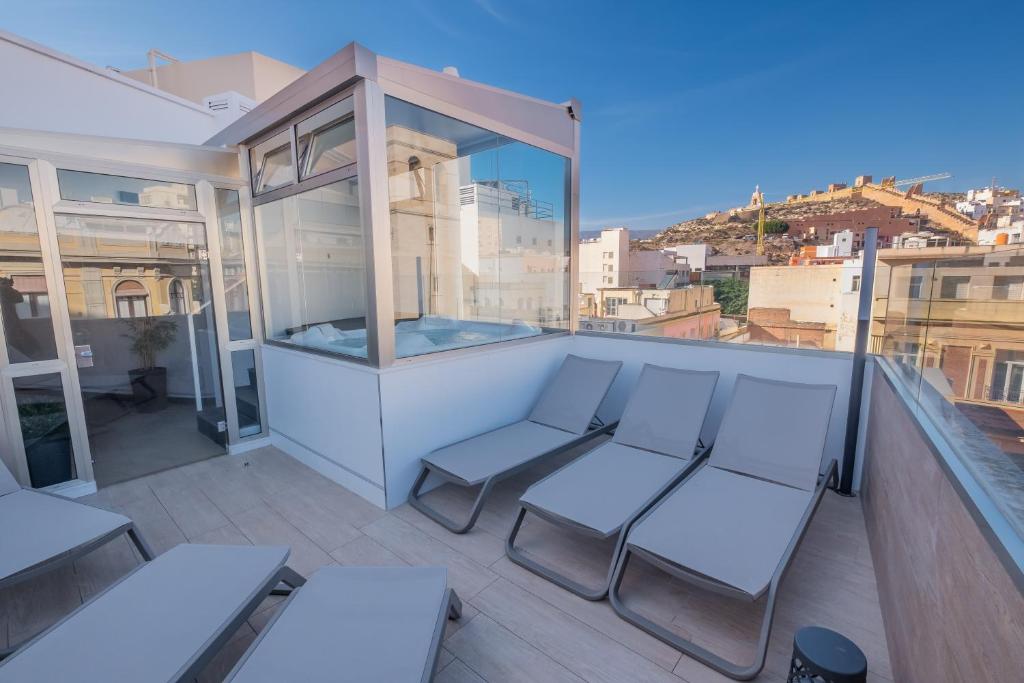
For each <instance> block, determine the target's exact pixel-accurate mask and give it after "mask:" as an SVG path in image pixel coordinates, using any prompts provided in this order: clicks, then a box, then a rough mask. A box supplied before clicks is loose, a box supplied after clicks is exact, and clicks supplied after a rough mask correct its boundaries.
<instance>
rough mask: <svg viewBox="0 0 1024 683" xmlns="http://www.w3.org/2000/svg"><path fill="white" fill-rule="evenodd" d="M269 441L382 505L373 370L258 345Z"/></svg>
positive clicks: (382, 471)
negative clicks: (261, 352)
mask: <svg viewBox="0 0 1024 683" xmlns="http://www.w3.org/2000/svg"><path fill="white" fill-rule="evenodd" d="M263 373H264V381H265V382H266V387H267V389H266V396H267V414H268V417H269V422H270V439H271V443H273V444H274V445H275V446H277V447H278V448H280V449H281V450H282V451H284V452H286V453H288V454H290V455H291V456H292V457H294V458H296V459H297V460H300V461H302V462H304V463H305V464H307V465H309V466H310V467H312V468H313V469H315V470H317V471H318V472H320V473H321V474H323V475H324V476H326V477H328V478H329V479H332V480H334V481H336V482H338V483H339V484H341V485H342V486H344V487H346V488H347V489H349V490H351V491H354V492H355V493H358V494H359V495H361V496H362V497H364V498H366V499H367V500H369V501H371V502H372V503H375V504H376V505H379V506H381V507H384V505H385V499H384V461H383V458H382V457H381V452H382V445H381V420H380V401H379V386H378V382H377V378H378V374H377V371H376V370H373V369H371V368H366V367H363V366H360V365H357V364H355V363H346V362H344V361H340V360H335V359H333V358H325V357H323V356H318V355H315V354H311V353H303V352H300V351H291V350H289V349H282V348H280V347H278V346H272V345H269V344H267V345H264V346H263Z"/></svg>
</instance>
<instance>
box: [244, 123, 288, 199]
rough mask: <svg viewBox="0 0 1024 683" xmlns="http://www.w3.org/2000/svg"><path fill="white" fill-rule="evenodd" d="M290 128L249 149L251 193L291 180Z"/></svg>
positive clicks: (285, 183)
mask: <svg viewBox="0 0 1024 683" xmlns="http://www.w3.org/2000/svg"><path fill="white" fill-rule="evenodd" d="M290 138H291V129H290V128H289V129H288V130H283V131H281V132H280V133H278V134H277V135H275V136H274V137H272V138H270V139H269V140H265V141H264V142H261V143H260V144H258V145H256V146H255V147H253V148H252V149H251V150H250V151H249V164H250V171H251V173H252V191H253V194H259V193H260V192H267V191H268V190H273V189H274V188H277V187H282V186H284V185H287V184H289V183H291V182H292V180H293V178H292V145H291V139H290Z"/></svg>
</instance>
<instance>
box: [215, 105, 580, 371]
mask: <svg viewBox="0 0 1024 683" xmlns="http://www.w3.org/2000/svg"><path fill="white" fill-rule="evenodd" d="M365 96H366V95H365V93H361V92H360V89H359V88H355V92H354V93H353V94H351V95H347V94H344V95H339V96H336V98H335V99H336V101H332V100H328V101H327V103H326V104H317V105H314V106H312V107H310V108H309V110H307V111H305V112H300V113H298V114H296V115H295V116H294V118H293V119H292V120H291V121H290V122H288V123H286V124H285V126H284V129H283V130H276V131H275V130H270V131H265V132H261V133H258V134H257V137H256V138H255V139H257V140H260V142H258V144H256V145H255V146H253V147H251V148H250V151H249V157H250V164H251V170H252V177H251V182H252V189H253V194H254V201H253V203H254V216H255V228H256V237H257V242H258V245H257V246H258V248H257V254H258V258H259V261H260V276H261V285H262V297H263V309H264V324H265V333H266V334H265V337H266V339H267V340H268V341H270V342H272V343H279V344H285V345H288V346H292V347H298V348H302V349H308V350H312V351H315V352H318V353H330V354H337V355H339V356H344V357H349V358H356V359H365V360H367V361H370V362H374V363H377V362H380V363H381V364H384V365H386V364H389V363H390V362H391V361H392V360H393V359H394V358H397V359H402V358H408V357H413V356H421V355H425V354H430V353H436V352H441V351H449V350H454V349H461V348H466V347H471V346H479V345H484V344H491V343H496V342H504V341H510V340H517V339H525V338H530V337H538V336H541V335H544V334H546V333H554V332H562V331H566V330H568V329H569V324H570V317H571V313H570V310H571V307H572V303H573V302H572V301H571V296H572V287H571V283H570V257H571V250H572V242H571V224H572V219H571V208H572V207H571V201H570V193H571V161H570V159H569V158H568V157H566V156H562V155H559V154H556V153H553V152H550V151H546V150H544V149H541V148H540V147H537V146H533V145H529V144H526V143H524V142H522V141H519V140H516V139H513V138H512V137H509V136H508V135H507V134H502V133H498V132H495V131H492V130H488V129H487V128H484V127H480V126H477V125H471V124H469V123H466V122H464V121H461V120H458V119H456V118H452V117H450V116H446V115H443V114H441V113H438V112H435V111H431V110H430V109H426V108H424V107H421V106H418V105H415V104H411V103H409V102H406V101H404V100H400V99H396V98H394V97H390V96H384V98H383V105H384V106H383V112H381V109H380V108H379V105H378V106H377V107H374V108H372V109H373V113H374V116H379V115H380V114H381V113H383V118H382V119H378V118H375V119H374V120H371V121H362V120H361V119H360V117H361V116H363V115H364V114H363V112H364V111H366V110H365V109H361V108H360V106H359V102H361V101H362V102H364V104H366V103H367V100H365V99H363V98H364V97H365ZM367 106H369V104H367ZM565 116H566V121H567V122H568V123H569V125H570V126H571V125H572V122H571V119H570V118H569V115H568V112H565ZM357 131H370V133H367V134H368V135H372V137H371V138H370V139H371V140H372V141H373V142H372V143H371V144H374V145H380V147H371V148H369V154H370V158H369V159H362V158H358V157H359V154H364V153H366V151H359V150H362V149H363V148H361V147H360V146H359V144H358V143H359V142H360V141H359V140H358V139H357ZM360 134H362V133H360ZM293 141H294V143H293ZM293 144H294V150H293V149H292V145H293ZM563 144H564V142H563ZM367 162H369V164H368V163H367ZM380 164H382V165H383V168H382V167H381V165H380ZM382 171H383V172H385V173H386V176H384V174H383V173H382ZM378 173H381V175H378ZM385 177H386V181H385V180H384V178H385ZM357 178H358V179H360V180H357ZM363 183H365V185H363ZM271 190H273V192H271V193H270V194H269V195H267V196H260V195H262V194H264V193H267V192H269V191H271ZM367 201H369V202H370V204H369V205H366V204H365V202H367ZM384 206H386V207H387V209H388V213H387V214H386V215H385V214H383V211H384ZM382 216H386V218H385V220H387V224H386V225H384V226H382V225H380V223H379V221H380V220H381V217H382ZM371 231H372V232H371ZM224 241H225V242H226V241H227V240H226V239H225V240H224ZM386 249H390V253H388V254H386V255H384V256H383V257H381V256H380V250H386ZM371 256H372V258H373V261H372V262H371V261H370V260H369V259H370V258H371ZM226 262H227V261H225V263H226ZM371 284H373V285H374V286H373V287H371ZM370 292H376V294H375V295H374V296H375V297H376V299H375V300H374V301H370V300H368V296H369V294H370ZM388 297H389V298H390V302H388V301H387V298H388ZM389 303H390V304H392V305H393V306H394V312H393V315H392V313H391V311H389V310H388V304H389ZM378 314H379V317H378ZM382 319H383V320H382ZM368 321H373V322H374V323H375V325H371V327H370V329H368ZM382 325H383V326H388V327H387V328H385V327H382ZM391 325H393V327H390V326H391ZM392 330H393V332H392ZM392 334H393V335H394V337H393V345H392V337H391V335H392ZM378 337H382V338H378ZM392 349H393V353H394V355H393V356H392V355H391V353H392Z"/></svg>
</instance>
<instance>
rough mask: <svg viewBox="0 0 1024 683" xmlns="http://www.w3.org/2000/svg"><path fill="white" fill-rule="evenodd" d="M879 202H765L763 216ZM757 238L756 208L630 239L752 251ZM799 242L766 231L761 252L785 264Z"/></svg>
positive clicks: (647, 244) (641, 243) (640, 244)
mask: <svg viewBox="0 0 1024 683" xmlns="http://www.w3.org/2000/svg"><path fill="white" fill-rule="evenodd" d="M878 206H882V204H880V203H878V202H876V201H872V200H870V199H862V198H849V199H833V200H825V201H820V202H801V203H798V204H768V206H767V207H765V219H766V220H768V221H771V220H781V221H789V220H795V219H798V218H807V217H809V216H817V215H821V214H832V213H842V212H845V211H857V210H860V209H871V208H874V207H878ZM756 240H757V210H756V209H753V210H749V211H743V212H741V213H740V214H739V215H735V216H730V215H729V214H727V213H720V214H717V215H715V216H714V217H713V218H707V217H702V218H694V219H691V220H688V221H682V222H680V223H676V224H674V225H670V226H668V227H667V228H665V229H663V230H662V231H660V232H659V233H658V234H656V235H654V236H652V237H649V238H646V239H637V240H633V246H634V248H636V249H663V248H665V247H671V246H674V245H677V244H694V243H703V244H707V245H710V246H711V248H712V249H711V251H712V253H714V254H726V255H730V256H732V255H740V254H753V253H754V250H755V248H756V246H757V245H756ZM801 244H802V242H800V241H799V240H795V239H793V238H792V237H790V236H789V235H785V234H783V235H765V243H764V247H765V249H764V252H765V255H766V256H768V262H769V263H772V264H784V263H786V262H787V261H788V260H789V257H790V256H792V255H793V254H794V253H796V252H797V251H798V249H799V247H800V246H801Z"/></svg>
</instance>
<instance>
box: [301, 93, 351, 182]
mask: <svg viewBox="0 0 1024 683" xmlns="http://www.w3.org/2000/svg"><path fill="white" fill-rule="evenodd" d="M296 135H298V145H299V147H298V153H299V169H300V170H299V179H300V180H302V179H304V178H309V177H311V176H315V175H319V174H321V173H325V172H327V171H330V170H332V169H335V168H341V167H342V166H347V165H348V164H351V163H353V162H354V161H355V160H356V120H355V117H354V115H353V113H352V98H351V97H346V98H345V99H343V100H341V101H340V102H336V103H335V104H332V105H331V106H329V107H327V109H324V110H323V111H321V112H319V113H317V114H314V115H313V116H310V117H309V118H308V119H306V120H305V121H303V122H301V123H300V124H299V125H298V127H297V128H296ZM310 141H312V142H310Z"/></svg>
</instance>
